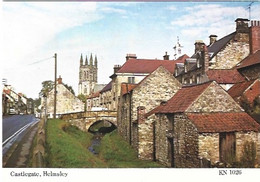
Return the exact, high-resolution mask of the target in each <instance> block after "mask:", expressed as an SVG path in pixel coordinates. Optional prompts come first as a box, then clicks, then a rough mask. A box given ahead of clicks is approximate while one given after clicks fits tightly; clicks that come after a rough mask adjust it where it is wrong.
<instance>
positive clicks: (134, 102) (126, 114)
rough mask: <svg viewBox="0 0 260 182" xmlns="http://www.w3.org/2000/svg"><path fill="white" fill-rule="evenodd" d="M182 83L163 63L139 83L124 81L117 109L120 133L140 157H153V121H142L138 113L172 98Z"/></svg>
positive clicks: (147, 110) (149, 109)
mask: <svg viewBox="0 0 260 182" xmlns="http://www.w3.org/2000/svg"><path fill="white" fill-rule="evenodd" d="M180 88H181V84H180V83H179V82H178V80H177V79H176V78H174V77H173V75H172V73H171V72H169V71H168V70H167V69H166V68H164V67H163V66H160V67H158V68H157V69H156V70H155V71H153V72H152V73H150V74H149V75H148V76H146V77H145V78H144V79H143V80H142V81H141V82H140V83H139V84H128V83H123V84H122V85H121V98H120V102H119V107H118V108H119V109H120V110H119V112H118V131H119V133H120V134H121V135H122V136H123V137H124V138H125V139H126V140H127V141H128V142H129V143H130V144H131V145H132V146H134V148H135V149H136V150H137V151H138V157H139V158H141V159H152V156H151V155H150V153H149V151H150V150H152V148H151V147H152V144H151V142H152V141H150V136H151V135H152V124H151V123H149V122H145V120H142V121H141V120H140V118H138V115H139V114H138V113H140V112H149V111H151V110H152V109H154V108H155V107H157V106H159V105H160V103H161V102H164V101H167V100H169V99H170V98H171V97H172V96H173V95H174V94H175V93H176V92H177V91H178V90H179V89H180Z"/></svg>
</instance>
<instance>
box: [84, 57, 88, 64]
mask: <svg viewBox="0 0 260 182" xmlns="http://www.w3.org/2000/svg"><path fill="white" fill-rule="evenodd" d="M85 65H88V56H86V60H85Z"/></svg>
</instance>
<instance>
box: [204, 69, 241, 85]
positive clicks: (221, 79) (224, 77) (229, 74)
mask: <svg viewBox="0 0 260 182" xmlns="http://www.w3.org/2000/svg"><path fill="white" fill-rule="evenodd" d="M206 74H207V76H208V78H209V80H211V81H216V82H217V83H219V84H227V83H238V82H242V81H245V78H244V77H243V76H242V75H241V74H240V73H239V72H238V71H237V70H236V69H230V70H227V69H223V70H214V69H211V70H208V71H207V73H206Z"/></svg>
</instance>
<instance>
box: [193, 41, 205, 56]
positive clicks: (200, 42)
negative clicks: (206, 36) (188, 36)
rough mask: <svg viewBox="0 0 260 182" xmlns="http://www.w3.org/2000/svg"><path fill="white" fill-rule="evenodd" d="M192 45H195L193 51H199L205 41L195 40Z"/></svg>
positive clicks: (201, 49)
mask: <svg viewBox="0 0 260 182" xmlns="http://www.w3.org/2000/svg"><path fill="white" fill-rule="evenodd" d="M194 45H195V53H196V52H198V51H199V52H201V51H203V50H204V45H205V43H204V42H203V41H202V40H196V42H195V44H194Z"/></svg>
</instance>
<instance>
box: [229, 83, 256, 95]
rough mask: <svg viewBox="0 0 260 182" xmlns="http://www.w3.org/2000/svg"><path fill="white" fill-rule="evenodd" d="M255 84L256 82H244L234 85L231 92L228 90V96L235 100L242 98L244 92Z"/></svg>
mask: <svg viewBox="0 0 260 182" xmlns="http://www.w3.org/2000/svg"><path fill="white" fill-rule="evenodd" d="M254 82H255V80H251V81H244V82H241V83H236V84H235V85H233V86H232V87H231V88H230V89H229V90H228V94H229V95H230V96H231V97H233V98H237V97H239V96H241V95H242V94H243V93H244V91H245V90H246V89H247V88H248V87H249V86H250V85H252V84H253V83H254Z"/></svg>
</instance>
